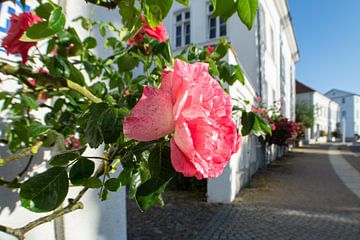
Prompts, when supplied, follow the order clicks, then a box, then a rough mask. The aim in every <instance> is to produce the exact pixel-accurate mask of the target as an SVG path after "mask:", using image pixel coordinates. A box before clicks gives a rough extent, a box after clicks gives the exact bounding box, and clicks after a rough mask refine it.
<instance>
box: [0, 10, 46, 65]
mask: <svg viewBox="0 0 360 240" xmlns="http://www.w3.org/2000/svg"><path fill="white" fill-rule="evenodd" d="M39 22H42V19H41V18H40V17H38V16H36V15H35V13H33V12H26V13H21V14H20V15H15V14H12V15H11V18H10V29H9V32H8V35H7V36H6V37H5V38H4V39H3V41H2V44H1V46H2V47H3V48H5V49H6V51H7V53H8V54H20V55H21V57H22V63H23V64H25V63H26V61H27V58H28V51H29V49H30V48H31V47H33V46H35V45H36V42H22V41H20V38H21V36H22V35H23V34H24V32H25V31H26V30H27V29H28V28H29V27H30V26H31V25H33V24H36V23H39Z"/></svg>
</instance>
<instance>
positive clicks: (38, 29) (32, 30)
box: [20, 22, 56, 42]
mask: <svg viewBox="0 0 360 240" xmlns="http://www.w3.org/2000/svg"><path fill="white" fill-rule="evenodd" d="M54 34H56V32H55V31H53V30H51V29H50V28H49V26H48V22H40V23H37V24H34V25H31V26H30V27H29V28H28V30H26V32H25V33H24V34H23V35H22V36H21V38H20V41H22V42H35V41H39V40H42V39H45V38H48V37H51V36H52V35H54Z"/></svg>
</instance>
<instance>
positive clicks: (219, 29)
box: [208, 3, 227, 39]
mask: <svg viewBox="0 0 360 240" xmlns="http://www.w3.org/2000/svg"><path fill="white" fill-rule="evenodd" d="M213 12H214V6H213V5H212V4H211V3H209V4H208V24H209V27H208V30H209V32H208V36H209V38H210V39H213V38H218V37H223V36H226V34H227V28H226V22H225V21H224V20H223V19H221V18H220V17H213V16H212V14H213Z"/></svg>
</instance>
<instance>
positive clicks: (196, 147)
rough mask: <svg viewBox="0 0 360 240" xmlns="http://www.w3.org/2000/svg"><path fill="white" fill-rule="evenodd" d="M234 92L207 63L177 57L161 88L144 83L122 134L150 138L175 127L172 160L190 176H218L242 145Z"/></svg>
mask: <svg viewBox="0 0 360 240" xmlns="http://www.w3.org/2000/svg"><path fill="white" fill-rule="evenodd" d="M231 112H232V105H231V99H230V96H229V95H227V94H226V93H225V92H224V90H223V89H222V88H221V87H220V85H219V83H218V82H217V81H216V80H215V79H213V78H212V77H211V76H210V75H209V73H208V65H207V64H205V63H194V64H188V63H185V62H182V61H180V60H176V62H175V65H174V69H166V70H165V71H164V72H163V76H162V85H161V87H160V89H158V88H154V87H150V86H145V87H144V92H143V95H142V97H141V99H140V100H139V102H138V103H137V105H136V106H135V107H134V108H133V110H132V114H131V116H129V117H127V118H126V119H125V121H124V134H125V135H126V136H127V137H129V138H132V139H136V140H138V141H151V140H155V139H158V138H161V137H163V136H165V135H167V134H170V133H174V135H173V137H172V139H171V141H170V144H171V163H172V165H173V167H174V168H175V170H176V171H178V172H181V173H182V174H183V175H184V176H186V177H192V176H195V177H196V178H198V179H202V178H212V177H217V176H219V175H220V174H221V173H222V171H223V169H224V167H225V165H226V164H227V163H228V162H229V160H230V157H231V155H232V154H233V153H235V152H236V151H237V150H238V148H239V143H240V135H239V134H238V133H237V128H236V125H235V123H234V121H233V120H232V117H231Z"/></svg>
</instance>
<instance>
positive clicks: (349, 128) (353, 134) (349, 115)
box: [325, 89, 360, 141]
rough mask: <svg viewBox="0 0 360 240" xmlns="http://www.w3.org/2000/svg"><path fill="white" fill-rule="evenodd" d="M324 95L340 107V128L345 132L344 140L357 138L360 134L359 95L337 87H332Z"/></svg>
mask: <svg viewBox="0 0 360 240" xmlns="http://www.w3.org/2000/svg"><path fill="white" fill-rule="evenodd" d="M325 95H326V96H327V97H329V98H331V99H332V100H333V101H335V102H337V103H338V104H339V105H340V107H341V110H340V129H341V131H342V132H345V138H346V141H354V140H355V139H357V138H358V137H357V136H359V135H360V95H359V94H355V93H351V92H346V91H343V90H338V89H332V90H330V91H328V92H327V93H326V94H325ZM344 123H345V125H344ZM344 129H345V131H344Z"/></svg>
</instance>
